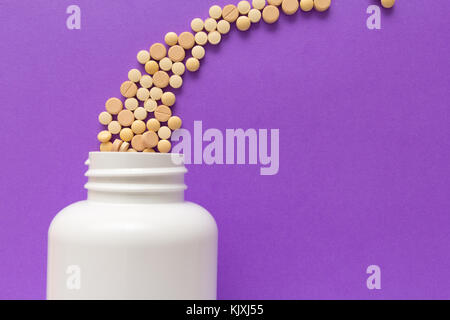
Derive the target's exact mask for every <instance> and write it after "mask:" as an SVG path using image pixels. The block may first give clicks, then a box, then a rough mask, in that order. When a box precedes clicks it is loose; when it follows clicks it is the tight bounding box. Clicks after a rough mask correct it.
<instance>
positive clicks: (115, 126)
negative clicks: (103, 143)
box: [108, 120, 122, 134]
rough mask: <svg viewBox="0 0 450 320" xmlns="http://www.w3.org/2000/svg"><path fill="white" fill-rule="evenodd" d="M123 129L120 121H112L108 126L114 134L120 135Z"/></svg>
mask: <svg viewBox="0 0 450 320" xmlns="http://www.w3.org/2000/svg"><path fill="white" fill-rule="evenodd" d="M121 129H122V126H121V125H120V123H119V122H118V121H115V120H114V121H111V122H110V124H108V131H109V132H111V133H112V134H118V133H119V132H120V130H121Z"/></svg>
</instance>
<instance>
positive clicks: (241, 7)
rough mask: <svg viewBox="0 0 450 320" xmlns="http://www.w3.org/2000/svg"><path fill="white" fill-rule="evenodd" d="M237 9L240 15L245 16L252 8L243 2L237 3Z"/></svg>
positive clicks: (246, 2) (248, 3)
mask: <svg viewBox="0 0 450 320" xmlns="http://www.w3.org/2000/svg"><path fill="white" fill-rule="evenodd" d="M237 8H238V11H239V13H240V14H247V13H249V11H250V9H251V8H252V7H251V5H250V2H248V1H245V0H243V1H241V2H239V3H238V6H237Z"/></svg>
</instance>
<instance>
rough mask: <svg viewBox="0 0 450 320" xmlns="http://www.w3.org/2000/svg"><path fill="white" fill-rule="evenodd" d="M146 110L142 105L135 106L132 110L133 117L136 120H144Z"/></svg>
mask: <svg viewBox="0 0 450 320" xmlns="http://www.w3.org/2000/svg"><path fill="white" fill-rule="evenodd" d="M147 114H148V113H147V110H145V109H144V108H142V107H139V108H137V109H136V110H134V117H135V118H136V119H138V120H145V118H147Z"/></svg>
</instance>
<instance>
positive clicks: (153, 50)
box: [97, 0, 395, 153]
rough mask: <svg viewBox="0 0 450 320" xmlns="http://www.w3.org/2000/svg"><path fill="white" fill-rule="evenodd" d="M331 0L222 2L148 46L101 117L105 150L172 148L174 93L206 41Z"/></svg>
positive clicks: (176, 121) (196, 64)
mask: <svg viewBox="0 0 450 320" xmlns="http://www.w3.org/2000/svg"><path fill="white" fill-rule="evenodd" d="M394 3H395V0H381V4H382V6H383V7H385V8H391V7H392V6H393V5H394ZM330 5H331V0H300V1H299V0H267V2H266V0H253V1H252V2H251V3H250V2H249V1H245V0H244V1H240V2H239V3H238V5H237V6H235V5H233V4H229V5H226V6H224V7H223V8H222V7H220V6H217V5H214V6H212V7H211V8H210V9H209V17H208V18H207V19H205V20H203V19H200V18H195V19H193V20H192V21H191V29H192V31H186V32H183V33H181V34H179V35H177V34H176V33H174V32H169V33H167V34H166V35H165V37H164V43H155V44H153V45H152V46H151V47H150V49H149V50H141V51H139V52H138V54H137V60H138V62H139V63H140V64H142V65H143V70H145V74H143V73H142V72H141V71H139V70H138V69H131V70H130V71H129V72H128V80H126V81H124V82H123V83H122V84H121V85H120V93H121V95H122V97H123V98H122V99H119V98H110V99H108V100H107V101H106V103H105V108H106V111H103V112H102V113H100V115H99V116H98V120H99V122H100V123H101V124H102V125H104V126H105V130H104V131H101V132H100V133H99V134H98V136H97V138H98V140H99V141H100V143H101V144H100V151H115V152H161V153H167V152H169V151H170V150H171V148H172V146H171V143H170V137H171V135H172V131H174V130H177V129H179V128H180V127H181V125H182V121H181V119H180V118H179V117H177V116H176V115H174V114H173V111H172V109H173V107H174V105H175V102H176V96H175V94H174V93H173V92H172V91H174V90H176V89H179V88H180V87H181V86H182V85H183V78H182V76H183V74H184V73H185V72H186V70H187V71H189V72H196V71H197V70H199V68H200V61H201V60H202V59H203V58H204V57H205V53H206V52H205V47H204V46H205V45H207V44H208V43H209V44H211V45H213V46H215V45H218V44H219V43H220V42H221V40H222V36H224V35H226V34H227V33H228V32H229V31H230V28H231V24H232V23H236V27H237V29H238V30H240V31H247V30H249V29H250V27H251V25H252V24H255V23H258V22H259V21H260V20H261V19H262V20H264V21H265V22H266V23H268V24H272V23H275V22H276V21H277V20H278V19H279V17H280V11H282V12H283V13H284V14H286V15H293V14H295V13H296V12H297V11H299V10H300V11H305V12H307V11H311V10H313V9H315V10H316V11H319V12H323V11H326V10H328V8H329V7H330Z"/></svg>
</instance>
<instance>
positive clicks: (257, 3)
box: [252, 0, 266, 10]
mask: <svg viewBox="0 0 450 320" xmlns="http://www.w3.org/2000/svg"><path fill="white" fill-rule="evenodd" d="M252 5H253V8H255V9H258V10H262V9H264V7H265V6H266V0H253V1H252Z"/></svg>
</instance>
